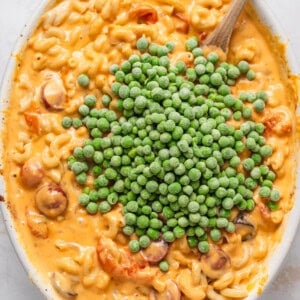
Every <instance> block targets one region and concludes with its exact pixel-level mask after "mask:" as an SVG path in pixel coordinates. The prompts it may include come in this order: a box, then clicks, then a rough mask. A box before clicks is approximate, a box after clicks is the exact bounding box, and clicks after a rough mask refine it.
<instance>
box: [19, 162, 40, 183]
mask: <svg viewBox="0 0 300 300" xmlns="http://www.w3.org/2000/svg"><path fill="white" fill-rule="evenodd" d="M20 176H21V180H22V182H23V184H24V185H26V186H27V187H29V188H33V187H35V186H37V185H39V184H40V183H41V182H42V180H43V178H44V170H43V168H42V166H41V164H40V162H39V161H37V160H36V159H29V160H28V161H27V162H25V164H24V165H23V166H22V168H21V172H20Z"/></svg>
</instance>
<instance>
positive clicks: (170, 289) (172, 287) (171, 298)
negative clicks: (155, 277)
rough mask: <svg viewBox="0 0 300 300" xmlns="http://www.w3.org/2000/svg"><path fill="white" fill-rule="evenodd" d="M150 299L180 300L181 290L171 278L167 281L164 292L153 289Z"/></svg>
mask: <svg viewBox="0 0 300 300" xmlns="http://www.w3.org/2000/svg"><path fill="white" fill-rule="evenodd" d="M150 299H153V300H180V299H181V292H180V290H179V288H178V286H177V284H176V283H175V282H174V281H173V280H171V279H169V280H167V281H166V288H165V290H164V291H163V292H162V293H157V292H155V291H153V292H152V293H151V296H150Z"/></svg>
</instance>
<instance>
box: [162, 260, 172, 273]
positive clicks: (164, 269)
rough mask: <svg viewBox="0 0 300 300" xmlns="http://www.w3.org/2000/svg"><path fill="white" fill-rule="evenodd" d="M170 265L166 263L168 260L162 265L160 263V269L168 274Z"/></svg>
mask: <svg viewBox="0 0 300 300" xmlns="http://www.w3.org/2000/svg"><path fill="white" fill-rule="evenodd" d="M169 268H170V266H169V263H168V262H167V261H166V260H162V261H161V262H160V263H159V269H160V270H161V271H162V272H168V271H169Z"/></svg>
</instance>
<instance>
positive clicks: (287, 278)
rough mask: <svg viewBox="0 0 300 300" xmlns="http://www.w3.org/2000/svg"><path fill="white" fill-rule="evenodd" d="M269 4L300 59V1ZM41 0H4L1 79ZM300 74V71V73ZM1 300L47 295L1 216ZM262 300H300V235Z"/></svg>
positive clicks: (0, 15) (280, 0) (37, 298)
mask: <svg viewBox="0 0 300 300" xmlns="http://www.w3.org/2000/svg"><path fill="white" fill-rule="evenodd" d="M261 1H266V2H268V5H269V7H270V9H271V10H272V11H274V16H275V17H276V19H278V21H279V23H280V24H281V26H282V28H283V29H285V31H286V38H287V40H288V41H289V42H290V43H291V45H292V47H293V50H294V52H295V54H296V56H297V55H298V57H297V58H299V59H300V17H299V16H300V15H299V12H300V1H299V0H261ZM39 2H40V1H39V0H0V78H2V75H3V72H4V69H5V65H6V62H7V60H8V58H9V56H10V53H11V52H10V51H11V48H12V46H13V44H14V42H15V40H16V38H17V36H18V34H19V33H20V30H21V29H22V28H23V26H24V24H25V23H26V22H27V21H28V20H29V19H30V16H31V15H32V14H33V12H34V10H35V8H36V7H37V6H38V4H39ZM298 73H300V69H299V71H298ZM0 299H1V300H41V299H43V296H42V295H41V294H40V293H39V291H38V290H37V289H36V288H35V287H34V286H33V285H32V284H31V282H30V280H29V279H28V278H27V275H26V273H25V271H24V270H23V268H22V266H21V264H20V262H19V260H18V258H17V256H16V254H15V252H14V249H13V247H12V246H11V243H10V240H9V238H8V235H7V233H6V230H5V228H4V224H3V218H2V215H1V214H0ZM260 299H261V300H270V299H272V300H282V299H285V300H299V299H300V235H299V234H298V235H297V237H296V239H295V241H294V243H293V244H292V247H291V249H290V252H289V255H288V257H287V259H286V260H285V263H284V265H283V266H282V269H281V271H280V273H279V274H278V276H277V278H276V280H275V281H274V282H273V284H272V285H271V286H270V288H269V289H268V291H266V292H265V293H264V295H263V296H261V297H260ZM92 300H93V299H92Z"/></svg>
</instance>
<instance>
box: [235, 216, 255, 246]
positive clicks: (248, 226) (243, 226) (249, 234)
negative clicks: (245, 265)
mask: <svg viewBox="0 0 300 300" xmlns="http://www.w3.org/2000/svg"><path fill="white" fill-rule="evenodd" d="M234 224H235V232H236V233H237V234H239V235H240V236H241V238H242V241H243V242H245V241H249V240H251V239H253V238H254V237H255V236H256V226H255V225H254V224H253V222H251V221H250V216H249V215H247V214H244V213H239V214H238V215H237V217H236V218H235V219H234Z"/></svg>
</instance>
